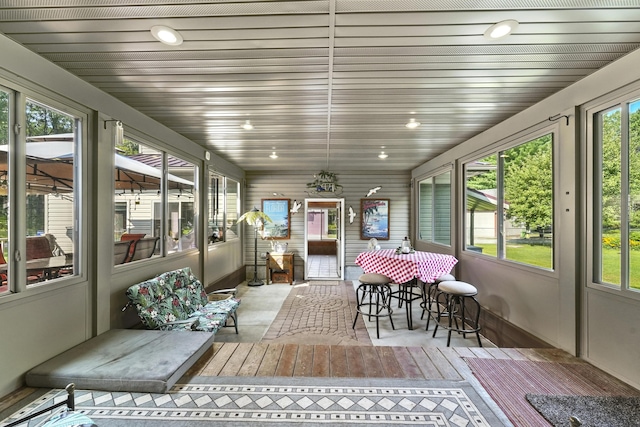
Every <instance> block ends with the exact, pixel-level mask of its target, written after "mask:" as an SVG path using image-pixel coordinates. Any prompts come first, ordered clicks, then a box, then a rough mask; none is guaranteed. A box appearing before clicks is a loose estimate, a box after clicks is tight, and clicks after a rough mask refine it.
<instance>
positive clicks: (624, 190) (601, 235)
mask: <svg viewBox="0 0 640 427" xmlns="http://www.w3.org/2000/svg"><path fill="white" fill-rule="evenodd" d="M590 120H591V128H592V129H593V138H592V139H593V144H592V145H593V158H594V162H593V163H594V164H593V167H594V170H593V174H592V175H593V176H592V180H593V187H594V191H593V194H594V197H593V200H592V216H593V228H594V230H593V235H594V244H593V246H594V247H593V267H594V271H593V281H594V282H595V283H600V284H603V285H605V286H608V287H611V288H616V289H623V290H631V291H633V292H638V291H640V99H637V98H635V99H634V98H632V99H627V100H625V101H623V102H621V103H619V104H617V105H616V106H614V107H610V108H607V109H604V110H601V111H598V112H596V113H594V114H593V115H592V116H591V117H590Z"/></svg>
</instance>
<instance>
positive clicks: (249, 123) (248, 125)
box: [241, 120, 253, 130]
mask: <svg viewBox="0 0 640 427" xmlns="http://www.w3.org/2000/svg"><path fill="white" fill-rule="evenodd" d="M241 127H242V129H244V130H251V129H253V125H252V124H251V120H247V121H246V122H244V124H243V125H242V126H241Z"/></svg>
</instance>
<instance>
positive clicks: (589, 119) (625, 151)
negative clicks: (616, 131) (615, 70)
mask: <svg viewBox="0 0 640 427" xmlns="http://www.w3.org/2000/svg"><path fill="white" fill-rule="evenodd" d="M639 101H640V88H638V87H637V86H636V87H635V88H634V89H631V90H630V89H628V88H626V89H622V90H619V91H616V92H615V93H614V94H612V95H610V96H607V97H601V98H598V99H596V100H594V101H593V102H591V103H589V104H587V105H585V106H583V107H582V108H581V112H582V114H583V115H584V117H585V124H584V128H583V132H584V139H585V141H586V148H585V155H584V158H585V162H584V164H585V167H584V177H585V188H586V196H585V202H584V206H585V213H584V215H585V236H586V238H585V240H586V245H585V246H586V249H585V253H586V258H585V259H586V261H587V262H586V263H585V266H584V268H585V270H584V273H585V276H586V286H587V288H591V289H597V290H600V291H604V292H606V293H609V294H612V295H618V296H622V297H624V298H629V299H634V300H640V289H633V288H631V287H630V271H631V263H630V259H629V251H630V249H629V248H628V246H629V245H628V244H627V245H624V246H622V245H621V257H620V261H621V265H620V286H617V285H615V284H611V283H602V282H603V281H601V280H600V277H601V276H602V265H601V264H602V257H601V255H602V233H601V231H602V228H601V226H602V216H601V214H600V213H596V211H597V210H598V209H600V208H601V206H602V205H601V201H602V197H603V193H602V182H601V172H602V169H601V163H602V150H601V147H598V146H597V144H599V143H600V138H599V135H600V134H598V136H596V132H597V131H598V129H599V126H598V124H597V123H596V120H595V117H596V116H598V115H600V114H603V113H605V112H607V111H614V110H616V109H618V108H619V109H620V110H621V111H620V120H621V135H620V136H621V147H620V150H621V152H620V155H621V159H620V160H621V183H624V182H626V183H627V185H621V201H620V208H621V211H620V214H621V215H620V223H621V224H628V219H629V217H630V214H629V206H628V203H625V205H624V206H623V204H622V200H628V197H629V195H630V191H629V177H630V171H629V145H630V140H629V123H630V120H629V118H630V116H629V106H630V104H632V103H636V102H639ZM625 122H626V124H625ZM625 131H626V132H625ZM596 149H597V152H596ZM620 240H621V242H628V241H629V227H628V226H627V227H621V229H620ZM596 257H598V259H596ZM589 266H591V268H589Z"/></svg>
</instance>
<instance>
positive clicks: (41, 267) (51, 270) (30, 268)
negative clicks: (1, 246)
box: [0, 255, 73, 280]
mask: <svg viewBox="0 0 640 427" xmlns="http://www.w3.org/2000/svg"><path fill="white" fill-rule="evenodd" d="M25 264H26V268H27V274H29V273H33V272H42V275H41V276H40V280H50V279H54V278H56V277H57V274H58V272H59V271H60V270H62V269H65V268H70V267H73V256H64V255H61V256H52V257H46V258H36V259H30V260H28V261H26V262H25ZM6 272H7V264H0V273H4V274H6Z"/></svg>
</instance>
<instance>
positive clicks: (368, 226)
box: [360, 199, 389, 240]
mask: <svg viewBox="0 0 640 427" xmlns="http://www.w3.org/2000/svg"><path fill="white" fill-rule="evenodd" d="M360 218H361V225H360V238H361V239H362V240H369V239H371V238H374V237H375V238H376V239H378V240H389V199H360Z"/></svg>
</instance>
